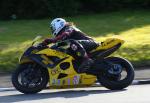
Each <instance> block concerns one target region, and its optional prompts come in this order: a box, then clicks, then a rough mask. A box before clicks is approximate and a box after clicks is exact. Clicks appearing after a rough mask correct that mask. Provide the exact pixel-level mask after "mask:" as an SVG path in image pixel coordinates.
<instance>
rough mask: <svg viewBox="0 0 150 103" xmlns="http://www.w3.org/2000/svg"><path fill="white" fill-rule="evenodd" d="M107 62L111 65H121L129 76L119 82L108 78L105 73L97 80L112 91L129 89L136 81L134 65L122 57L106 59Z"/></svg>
mask: <svg viewBox="0 0 150 103" xmlns="http://www.w3.org/2000/svg"><path fill="white" fill-rule="evenodd" d="M105 60H106V61H109V62H111V63H115V64H120V65H121V66H122V67H123V68H124V69H125V71H126V74H127V75H126V77H125V78H124V79H122V80H118V79H112V78H108V77H107V76H106V75H105V73H102V74H101V75H98V76H97V79H98V81H99V82H100V83H101V85H102V86H104V87H106V88H108V89H111V90H121V89H123V88H126V87H128V86H129V85H130V84H131V83H132V81H133V80H134V68H133V66H132V64H131V63H130V62H129V61H128V60H126V59H124V58H120V57H108V58H105ZM118 78H120V77H118Z"/></svg>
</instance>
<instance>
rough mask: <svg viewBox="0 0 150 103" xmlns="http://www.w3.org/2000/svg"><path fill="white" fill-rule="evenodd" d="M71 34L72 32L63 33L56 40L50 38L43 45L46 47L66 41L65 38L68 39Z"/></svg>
mask: <svg viewBox="0 0 150 103" xmlns="http://www.w3.org/2000/svg"><path fill="white" fill-rule="evenodd" d="M70 34H71V32H68V31H67V32H63V33H62V34H61V35H58V36H57V37H55V38H48V39H45V40H44V41H43V42H42V43H43V44H45V45H48V44H50V43H56V42H57V41H59V40H64V39H65V38H67V37H68V36H69V35H70Z"/></svg>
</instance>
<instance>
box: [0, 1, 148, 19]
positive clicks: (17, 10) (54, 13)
mask: <svg viewBox="0 0 150 103" xmlns="http://www.w3.org/2000/svg"><path fill="white" fill-rule="evenodd" d="M122 8H133V9H134V8H146V9H147V8H150V0H0V19H38V18H47V17H58V16H71V15H78V14H81V13H88V12H101V11H106V10H108V11H111V10H119V9H122Z"/></svg>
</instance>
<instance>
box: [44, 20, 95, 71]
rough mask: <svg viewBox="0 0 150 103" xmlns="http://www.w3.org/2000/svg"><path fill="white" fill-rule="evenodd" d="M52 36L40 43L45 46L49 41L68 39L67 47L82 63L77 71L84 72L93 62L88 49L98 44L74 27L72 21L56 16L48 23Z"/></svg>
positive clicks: (55, 41)
mask: <svg viewBox="0 0 150 103" xmlns="http://www.w3.org/2000/svg"><path fill="white" fill-rule="evenodd" d="M50 27H51V31H52V34H53V36H54V38H48V39H45V40H44V41H43V42H42V43H41V45H43V46H46V45H48V44H50V43H57V42H60V41H66V40H67V41H68V42H69V49H70V50H71V51H73V52H74V54H75V56H76V57H77V58H81V59H82V60H81V61H82V63H81V65H80V67H79V69H78V72H80V73H82V72H86V70H87V69H89V68H90V66H91V65H92V64H93V60H92V59H91V58H90V57H89V56H88V53H87V52H88V51H90V50H92V49H93V48H95V47H97V46H98V44H97V43H96V42H95V41H94V40H93V39H92V38H91V37H89V36H87V35H86V34H85V33H83V32H82V31H80V30H79V29H78V28H76V27H75V26H74V25H73V24H72V23H70V22H66V20H65V19H62V18H56V19H54V20H52V22H51V23H50Z"/></svg>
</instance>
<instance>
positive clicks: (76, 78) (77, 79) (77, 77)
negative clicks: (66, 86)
mask: <svg viewBox="0 0 150 103" xmlns="http://www.w3.org/2000/svg"><path fill="white" fill-rule="evenodd" d="M79 82H80V76H78V75H77V76H74V78H73V84H79Z"/></svg>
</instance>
